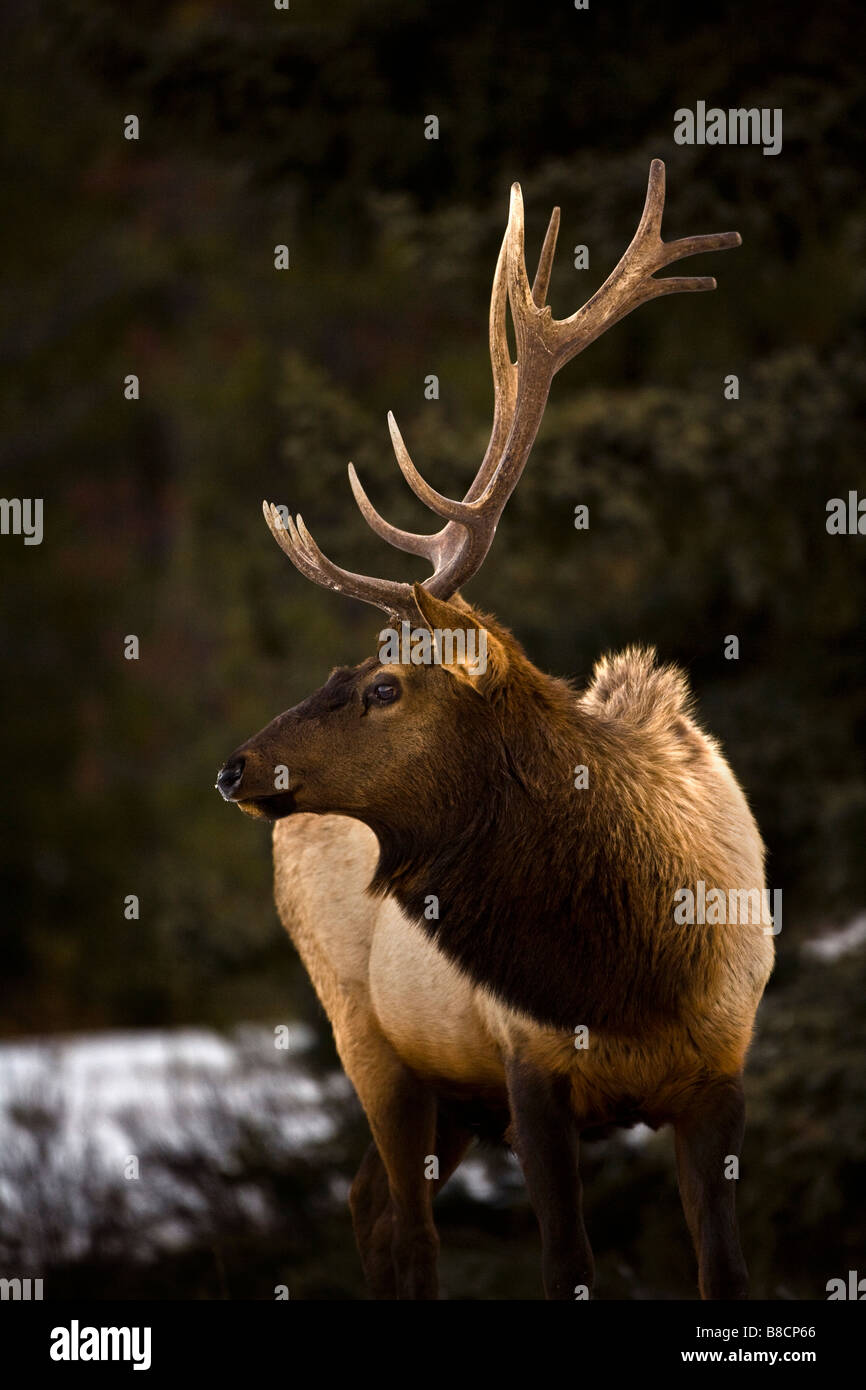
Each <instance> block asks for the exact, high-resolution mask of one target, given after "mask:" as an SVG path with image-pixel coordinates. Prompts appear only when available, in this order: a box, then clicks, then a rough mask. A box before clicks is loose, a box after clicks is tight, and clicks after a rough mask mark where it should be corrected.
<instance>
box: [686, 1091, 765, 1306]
mask: <svg viewBox="0 0 866 1390" xmlns="http://www.w3.org/2000/svg"><path fill="white" fill-rule="evenodd" d="M744 1124H745V1104H744V1100H743V1087H742V1080H741V1078H740V1077H739V1076H736V1077H726V1078H723V1079H720V1080H719V1081H716V1082H714V1083H711V1084H709V1085H708V1086H706V1087H705V1088H704V1089H703V1090H702V1091H700V1092H699V1094H698V1095H697V1096H696V1097H695V1099H694V1101H693V1102H692V1104H691V1105H690V1106H689V1107H688V1109H686V1110H685V1111H684V1112H683V1113H682V1114H681V1115H679V1116H678V1117H677V1119H676V1120H675V1122H674V1133H675V1136H676V1154H677V1172H678V1176H679V1186H680V1196H681V1198H682V1203H683V1210H684V1212H685V1215H686V1221H687V1222H688V1226H689V1230H690V1232H691V1237H692V1242H693V1244H694V1247H695V1254H696V1255H697V1258H698V1282H699V1287H700V1291H701V1298H706V1299H740V1298H748V1273H747V1271H746V1265H745V1261H744V1259H743V1255H742V1251H741V1250H740V1238H739V1232H738V1230H737V1216H736V1210H735V1203H736V1186H737V1184H736V1170H737V1163H734V1162H732V1160H737V1162H738V1161H739V1155H740V1146H741V1144H742V1141H743V1128H744Z"/></svg>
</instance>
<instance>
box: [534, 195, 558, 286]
mask: <svg viewBox="0 0 866 1390" xmlns="http://www.w3.org/2000/svg"><path fill="white" fill-rule="evenodd" d="M558 236H559V208H554V209H553V212H552V213H551V214H550V221H549V223H548V224H547V232H546V233H545V237H544V245H543V246H542V248H541V255H540V256H539V258H538V269H537V271H536V272H535V279H534V280H533V282H532V298H533V299H534V300H535V302H536V304H537V305H538V307H539V309H543V308H544V304H545V301H546V299H547V291H548V290H549V289H550V272H551V271H552V269H553V258H554V256H555V255H556V238H557V237H558Z"/></svg>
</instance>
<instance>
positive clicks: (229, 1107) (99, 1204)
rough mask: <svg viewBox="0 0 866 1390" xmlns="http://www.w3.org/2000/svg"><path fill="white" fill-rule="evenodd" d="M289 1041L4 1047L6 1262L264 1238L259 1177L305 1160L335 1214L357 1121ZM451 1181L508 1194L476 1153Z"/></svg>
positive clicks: (198, 1032) (259, 1033)
mask: <svg viewBox="0 0 866 1390" xmlns="http://www.w3.org/2000/svg"><path fill="white" fill-rule="evenodd" d="M287 1041H288V1047H287V1048H277V1047H276V1046H275V1040H274V1033H273V1032H272V1031H270V1030H268V1029H267V1028H264V1027H260V1026H243V1027H239V1028H237V1029H235V1030H234V1031H233V1033H231V1034H230V1035H228V1036H221V1035H218V1034H216V1033H214V1032H210V1031H206V1030H204V1029H185V1030H178V1031H174V1032H147V1033H128V1034H126V1033H109V1034H103V1035H100V1036H98V1037H86V1036H85V1037H69V1038H62V1039H52V1040H47V1041H34V1042H27V1043H20V1044H6V1045H3V1046H0V1265H2V1266H3V1267H4V1268H13V1269H14V1270H15V1271H16V1272H19V1273H21V1274H25V1273H26V1272H27V1271H28V1270H30V1269H33V1270H37V1271H38V1270H39V1269H41V1268H43V1267H44V1266H45V1265H46V1264H52V1265H54V1264H66V1263H69V1262H75V1261H79V1260H86V1259H88V1258H90V1257H91V1256H93V1255H95V1254H97V1253H98V1254H99V1255H100V1256H101V1257H106V1256H108V1257H111V1256H113V1255H121V1254H122V1255H123V1256H124V1257H125V1258H127V1259H133V1260H135V1261H139V1262H147V1261H152V1260H156V1259H158V1258H160V1256H162V1255H165V1254H168V1253H175V1252H177V1251H179V1250H183V1249H184V1248H186V1247H189V1246H193V1245H195V1244H196V1243H200V1242H201V1241H202V1240H203V1239H205V1240H206V1239H207V1238H208V1236H209V1233H210V1232H211V1231H212V1230H213V1229H214V1228H215V1227H219V1226H220V1225H224V1224H225V1222H226V1220H230V1221H233V1222H235V1223H237V1222H242V1223H244V1224H245V1225H246V1227H247V1228H248V1229H249V1230H250V1231H255V1230H256V1229H260V1230H267V1229H269V1228H270V1227H271V1226H272V1224H273V1223H274V1221H275V1219H276V1214H275V1213H274V1211H273V1210H272V1206H273V1203H272V1199H271V1194H270V1191H269V1189H270V1186H271V1184H270V1182H269V1181H263V1180H262V1177H263V1175H265V1174H267V1175H272V1174H274V1173H278V1172H279V1173H283V1174H284V1173H286V1172H291V1170H292V1168H293V1166H297V1165H299V1164H301V1165H302V1166H303V1170H304V1172H305V1174H307V1175H309V1172H310V1169H311V1168H312V1169H315V1168H316V1167H317V1166H318V1168H319V1170H320V1171H319V1181H318V1183H317V1184H313V1189H314V1190H313V1194H312V1197H311V1200H312V1201H313V1202H315V1203H317V1204H320V1205H321V1204H325V1205H336V1204H342V1203H344V1202H345V1200H346V1195H347V1187H348V1183H347V1180H346V1178H345V1177H343V1176H341V1175H340V1173H339V1171H338V1169H337V1167H336V1165H335V1163H334V1161H333V1159H334V1152H335V1148H336V1150H337V1151H338V1152H339V1151H340V1142H339V1141H340V1135H341V1130H342V1129H343V1128H344V1127H345V1125H346V1123H347V1118H349V1119H351V1118H353V1117H354V1118H355V1119H356V1118H357V1106H356V1102H354V1100H353V1092H352V1088H351V1087H350V1085H349V1083H348V1081H347V1080H346V1078H345V1076H344V1075H343V1074H342V1073H341V1072H338V1071H333V1072H329V1073H326V1074H325V1075H321V1074H320V1073H318V1072H316V1071H315V1070H314V1069H313V1067H312V1066H311V1064H310V1061H309V1058H308V1056H307V1054H308V1053H309V1050H310V1048H311V1045H312V1043H313V1037H312V1034H311V1033H310V1032H309V1031H308V1030H307V1029H305V1028H304V1027H302V1026H297V1027H294V1028H292V1029H291V1030H290V1031H289V1035H288V1039H287ZM501 1166H502V1165H501V1164H500V1165H499V1167H500V1170H501ZM514 1180H515V1182H517V1181H518V1178H517V1175H516V1174H515V1175H514ZM455 1184H456V1185H457V1186H458V1187H462V1188H463V1190H464V1191H465V1193H466V1195H468V1196H470V1197H472V1198H473V1199H474V1200H476V1201H496V1200H497V1199H499V1198H501V1197H502V1196H503V1195H504V1194H503V1192H502V1186H503V1183H502V1176H501V1171H500V1172H499V1174H498V1175H496V1176H494V1175H493V1173H492V1172H491V1168H490V1164H489V1163H488V1161H487V1159H486V1158H485V1157H484V1156H483V1155H479V1156H478V1157H470V1159H468V1160H467V1161H466V1163H464V1165H463V1167H462V1169H461V1171H460V1173H459V1175H458V1177H457V1178H455ZM229 1209H230V1210H229Z"/></svg>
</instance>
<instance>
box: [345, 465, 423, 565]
mask: <svg viewBox="0 0 866 1390" xmlns="http://www.w3.org/2000/svg"><path fill="white" fill-rule="evenodd" d="M349 485H350V487H351V489H352V495H353V496H354V498H355V501H356V502H357V504H358V509H359V511H360V513H361V515H362V516H363V518H364V520H365V521H366V523H367V525H368V526H369V527H370V528H371V530H373V531H375V532H376V535H377V536H379V537H380V538H381V539H382V540H383V541H387V542H388V544H389V545H393V546H394V547H395V548H396V549H397V550H405V551H406V552H407V553H408V554H409V555H423V556H424V557H425V558H426V559H428V560H430V561H431V563H433V564H435V563H436V557H437V551H438V545H437V542H438V538H439V537H440V536H441V535H442V534H443V532H442V531H437V532H436V534H435V535H433V536H425V535H422V534H421V533H420V532H415V531H403V530H401V529H400V527H399V526H392V525H391V523H390V521H386V520H385V518H384V517H383V516H382V515H381V514H380V513H379V512H377V511H376V508H375V507H374V506H373V503H372V502H371V501H370V499H369V497H368V496H367V494H366V492H365V491H364V488H363V487H362V485H361V480H360V478H359V477H358V474H357V473H356V472H355V465H354V464H352V463H350V464H349ZM443 529H444V528H443Z"/></svg>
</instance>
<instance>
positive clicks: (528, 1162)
mask: <svg viewBox="0 0 866 1390" xmlns="http://www.w3.org/2000/svg"><path fill="white" fill-rule="evenodd" d="M506 1075H507V1081H508V1098H509V1102H510V1105H511V1116H512V1130H513V1135H514V1146H515V1149H516V1151H517V1156H518V1158H519V1159H520V1163H521V1167H522V1168H523V1176H524V1178H525V1179H526V1187H527V1191H528V1192H529V1200H530V1202H531V1203H532V1207H533V1210H534V1212H535V1215H536V1217H537V1219H538V1225H539V1228H540V1230H541V1247H542V1268H543V1273H544V1292H545V1295H546V1297H547V1298H550V1299H566V1298H568V1299H573V1298H575V1297H579V1296H580V1294H579V1293H578V1290H580V1291H581V1292H582V1291H583V1290H584V1289H585V1290H586V1293H587V1294H589V1293H591V1291H592V1281H593V1272H594V1271H593V1258H592V1250H591V1248H590V1244H589V1240H588V1239H587V1234H586V1229H585V1227H584V1224H583V1205H582V1193H581V1184H580V1170H579V1162H578V1160H579V1142H580V1140H579V1134H578V1128H577V1120H576V1117H575V1114H574V1111H573V1109H572V1105H571V1088H570V1084H569V1081H568V1079H567V1078H566V1077H557V1076H549V1075H546V1074H545V1073H544V1072H542V1071H539V1070H536V1069H535V1068H534V1067H531V1066H529V1065H528V1064H526V1063H521V1062H519V1061H517V1060H516V1059H515V1060H512V1061H510V1062H509V1063H508V1065H507V1068H506Z"/></svg>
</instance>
